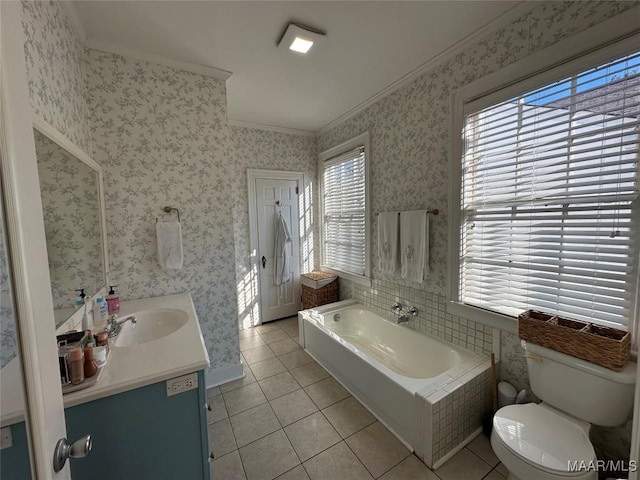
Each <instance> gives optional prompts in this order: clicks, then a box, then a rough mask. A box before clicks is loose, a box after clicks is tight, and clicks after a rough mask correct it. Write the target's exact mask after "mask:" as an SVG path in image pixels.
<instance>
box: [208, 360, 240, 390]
mask: <svg viewBox="0 0 640 480" xmlns="http://www.w3.org/2000/svg"><path fill="white" fill-rule="evenodd" d="M242 377H244V369H243V368H242V364H241V363H239V364H238V365H231V366H230V367H223V368H216V369H215V370H207V371H206V372H205V376H204V381H205V383H206V385H207V388H208V389H209V388H213V387H217V386H218V385H222V384H223V383H227V382H232V381H233V380H238V379H240V378H242Z"/></svg>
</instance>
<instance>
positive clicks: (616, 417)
mask: <svg viewBox="0 0 640 480" xmlns="http://www.w3.org/2000/svg"><path fill="white" fill-rule="evenodd" d="M522 347H523V348H524V350H525V357H526V360H527V369H528V370H529V383H530V385H531V390H532V391H533V393H535V394H536V395H537V396H538V397H539V398H540V399H541V400H543V401H544V402H545V403H547V404H549V405H551V406H553V407H555V408H557V409H558V410H562V411H563V412H565V413H568V414H569V415H572V416H574V417H577V418H580V419H582V420H585V421H587V422H589V423H592V424H594V425H601V426H606V427H613V426H617V425H621V424H622V423H624V422H625V421H626V420H627V419H628V418H629V415H630V413H631V410H632V408H633V395H634V387H635V379H636V363H635V362H630V363H629V364H628V365H627V366H626V367H625V368H624V369H623V370H622V371H620V372H615V371H613V370H610V369H608V368H604V367H600V366H598V365H595V364H593V363H590V362H587V361H585V360H581V359H579V358H576V357H572V356H570V355H566V354H564V353H560V352H556V351H555V350H550V349H548V348H544V347H541V346H539V345H534V344H532V343H527V342H525V341H523V342H522Z"/></svg>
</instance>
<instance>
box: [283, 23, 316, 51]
mask: <svg viewBox="0 0 640 480" xmlns="http://www.w3.org/2000/svg"><path fill="white" fill-rule="evenodd" d="M324 37H325V33H324V32H321V31H319V30H315V29H312V28H309V27H306V26H304V27H303V26H301V25H299V24H296V23H289V24H288V25H287V27H286V29H285V31H284V33H283V34H282V36H281V37H280V40H278V48H282V49H285V48H286V49H289V50H291V51H292V52H295V53H300V54H303V55H304V54H306V53H308V52H309V50H311V47H313V46H314V45H315V44H316V43H318V42H319V41H320V40H322V39H323V38H324Z"/></svg>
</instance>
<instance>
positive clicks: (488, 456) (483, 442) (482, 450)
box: [467, 434, 500, 467]
mask: <svg viewBox="0 0 640 480" xmlns="http://www.w3.org/2000/svg"><path fill="white" fill-rule="evenodd" d="M467 448H468V449H469V450H471V451H472V452H473V453H475V454H476V455H477V456H478V457H480V459H482V460H484V461H485V462H487V463H488V464H489V465H490V466H491V467H495V466H496V465H498V463H500V459H499V458H498V457H496V454H495V453H493V448H491V441H490V440H489V439H488V438H487V437H486V436H485V435H483V434H480V435H478V436H477V437H476V438H474V439H473V441H472V442H471V443H469V445H467Z"/></svg>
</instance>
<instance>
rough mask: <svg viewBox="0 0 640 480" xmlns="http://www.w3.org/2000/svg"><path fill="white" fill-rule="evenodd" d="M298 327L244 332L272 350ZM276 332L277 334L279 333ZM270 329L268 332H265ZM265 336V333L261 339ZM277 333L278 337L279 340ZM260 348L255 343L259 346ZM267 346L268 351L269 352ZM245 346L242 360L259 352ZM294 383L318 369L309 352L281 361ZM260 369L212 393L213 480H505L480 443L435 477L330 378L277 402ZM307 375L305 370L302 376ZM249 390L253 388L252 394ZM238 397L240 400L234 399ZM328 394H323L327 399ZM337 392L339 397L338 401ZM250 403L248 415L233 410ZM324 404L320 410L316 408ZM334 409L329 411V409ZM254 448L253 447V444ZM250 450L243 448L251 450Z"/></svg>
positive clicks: (287, 323) (291, 323)
mask: <svg viewBox="0 0 640 480" xmlns="http://www.w3.org/2000/svg"><path fill="white" fill-rule="evenodd" d="M296 325H297V319H296V318H295V317H294V318H292V319H287V320H282V321H279V322H275V323H269V324H267V325H264V326H262V327H258V328H260V329H262V330H261V331H259V330H258V329H256V328H251V329H247V330H243V332H242V336H243V337H242V338H250V337H257V338H259V339H260V340H261V341H263V342H264V345H266V346H267V347H268V348H271V347H270V345H272V344H273V343H275V342H277V341H278V340H274V338H277V337H280V335H279V333H284V334H287V335H288V336H289V337H291V338H292V339H296V338H297V327H296ZM274 327H275V328H274ZM265 329H266V330H265ZM260 332H262V333H260ZM274 333H276V335H273V334H274ZM256 343H259V342H257V341H255V340H254V343H253V344H254V345H255V344H256ZM264 345H262V346H264ZM251 346H252V345H250V344H245V348H244V349H243V355H244V353H246V352H249V351H251V350H253V349H255V348H258V347H254V348H248V347H251ZM271 358H273V359H277V360H278V361H279V362H280V363H281V364H282V365H284V366H285V368H286V372H288V373H289V374H291V376H292V377H293V378H296V377H295V373H294V372H296V370H297V369H298V370H297V371H298V372H299V371H300V370H299V369H300V367H305V366H306V367H307V369H306V370H307V371H310V370H312V368H311V367H310V366H315V367H314V368H315V369H317V368H321V367H319V366H318V365H317V364H316V363H315V362H314V360H313V359H312V358H311V357H310V356H309V355H307V354H306V353H305V352H304V350H302V349H299V348H298V349H296V350H294V351H292V352H288V353H284V354H281V355H275V353H274V356H273V357H271ZM263 362H264V360H263V361H257V362H254V363H250V364H249V365H247V366H245V369H246V371H247V375H246V377H245V378H244V379H242V380H238V381H235V382H231V383H227V384H224V385H221V386H220V387H216V388H213V389H210V390H209V391H208V397H209V398H208V401H209V404H210V405H212V412H210V414H211V415H212V416H210V417H209V438H210V441H209V444H210V448H211V449H212V451H213V453H214V455H215V459H214V460H213V461H212V462H211V472H212V478H220V479H225V480H232V479H238V480H246V479H248V480H271V479H274V478H278V479H281V480H294V479H307V480H309V479H311V480H336V479H339V480H342V479H347V478H348V479H358V478H362V479H371V478H381V479H384V480H408V479H416V480H420V479H422V480H481V479H487V480H504V479H505V478H506V470H504V467H503V466H502V465H501V464H499V462H498V460H497V458H496V457H495V455H493V451H492V450H491V445H490V443H489V440H488V439H487V438H486V437H484V436H479V437H477V438H476V439H475V440H473V441H472V442H471V443H470V444H469V445H468V446H467V447H465V448H463V449H462V450H461V451H460V452H459V453H458V454H456V455H455V456H454V457H453V458H451V459H450V460H449V461H447V462H446V463H445V464H444V465H443V466H442V467H440V468H439V469H437V470H435V471H432V470H429V469H428V468H427V467H426V466H425V465H424V463H422V462H421V461H420V460H419V459H418V458H417V457H416V456H415V455H411V454H410V452H409V451H408V450H407V449H406V448H405V447H404V446H403V445H402V444H401V443H400V442H399V441H398V440H396V438H395V437H394V436H393V435H392V434H391V433H390V432H388V431H387V430H386V429H385V428H384V426H382V425H381V424H380V423H379V422H377V421H376V419H375V417H374V416H373V415H371V413H369V411H368V410H367V409H366V408H365V407H363V406H362V405H361V404H360V402H358V400H357V399H355V398H354V397H352V396H351V395H349V393H348V392H346V391H344V390H343V391H340V390H338V389H337V388H335V387H333V388H327V387H326V386H325V384H327V385H328V386H330V385H333V384H331V383H330V380H331V377H330V376H329V374H328V373H326V372H325V374H324V375H318V376H317V377H316V378H315V379H314V380H315V382H314V383H311V384H309V385H307V386H306V387H302V386H301V385H300V384H298V385H299V386H298V387H297V389H296V390H294V391H293V392H290V393H283V392H284V391H287V389H286V388H285V389H283V390H282V392H281V393H282V395H280V396H277V397H276V398H273V399H271V400H269V399H267V395H266V392H265V391H264V390H263V389H262V385H264V382H265V381H267V380H269V379H270V378H273V377H276V376H278V375H282V373H279V374H273V375H271V376H268V377H265V378H264V379H263V380H261V381H256V379H255V376H254V375H253V374H252V373H251V372H252V370H253V368H254V365H259V364H260V363H263ZM303 371H304V370H303ZM248 387H252V388H251V389H249V388H248ZM234 392H235V393H234ZM320 392H322V393H320ZM331 392H333V393H331ZM238 402H242V403H243V407H242V411H240V412H236V411H234V413H231V412H230V411H229V408H230V407H231V408H233V405H235V404H237V403H238ZM316 402H318V403H316ZM327 403H328V405H327ZM249 440H250V441H249ZM246 441H249V443H246V444H244V442H246Z"/></svg>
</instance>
